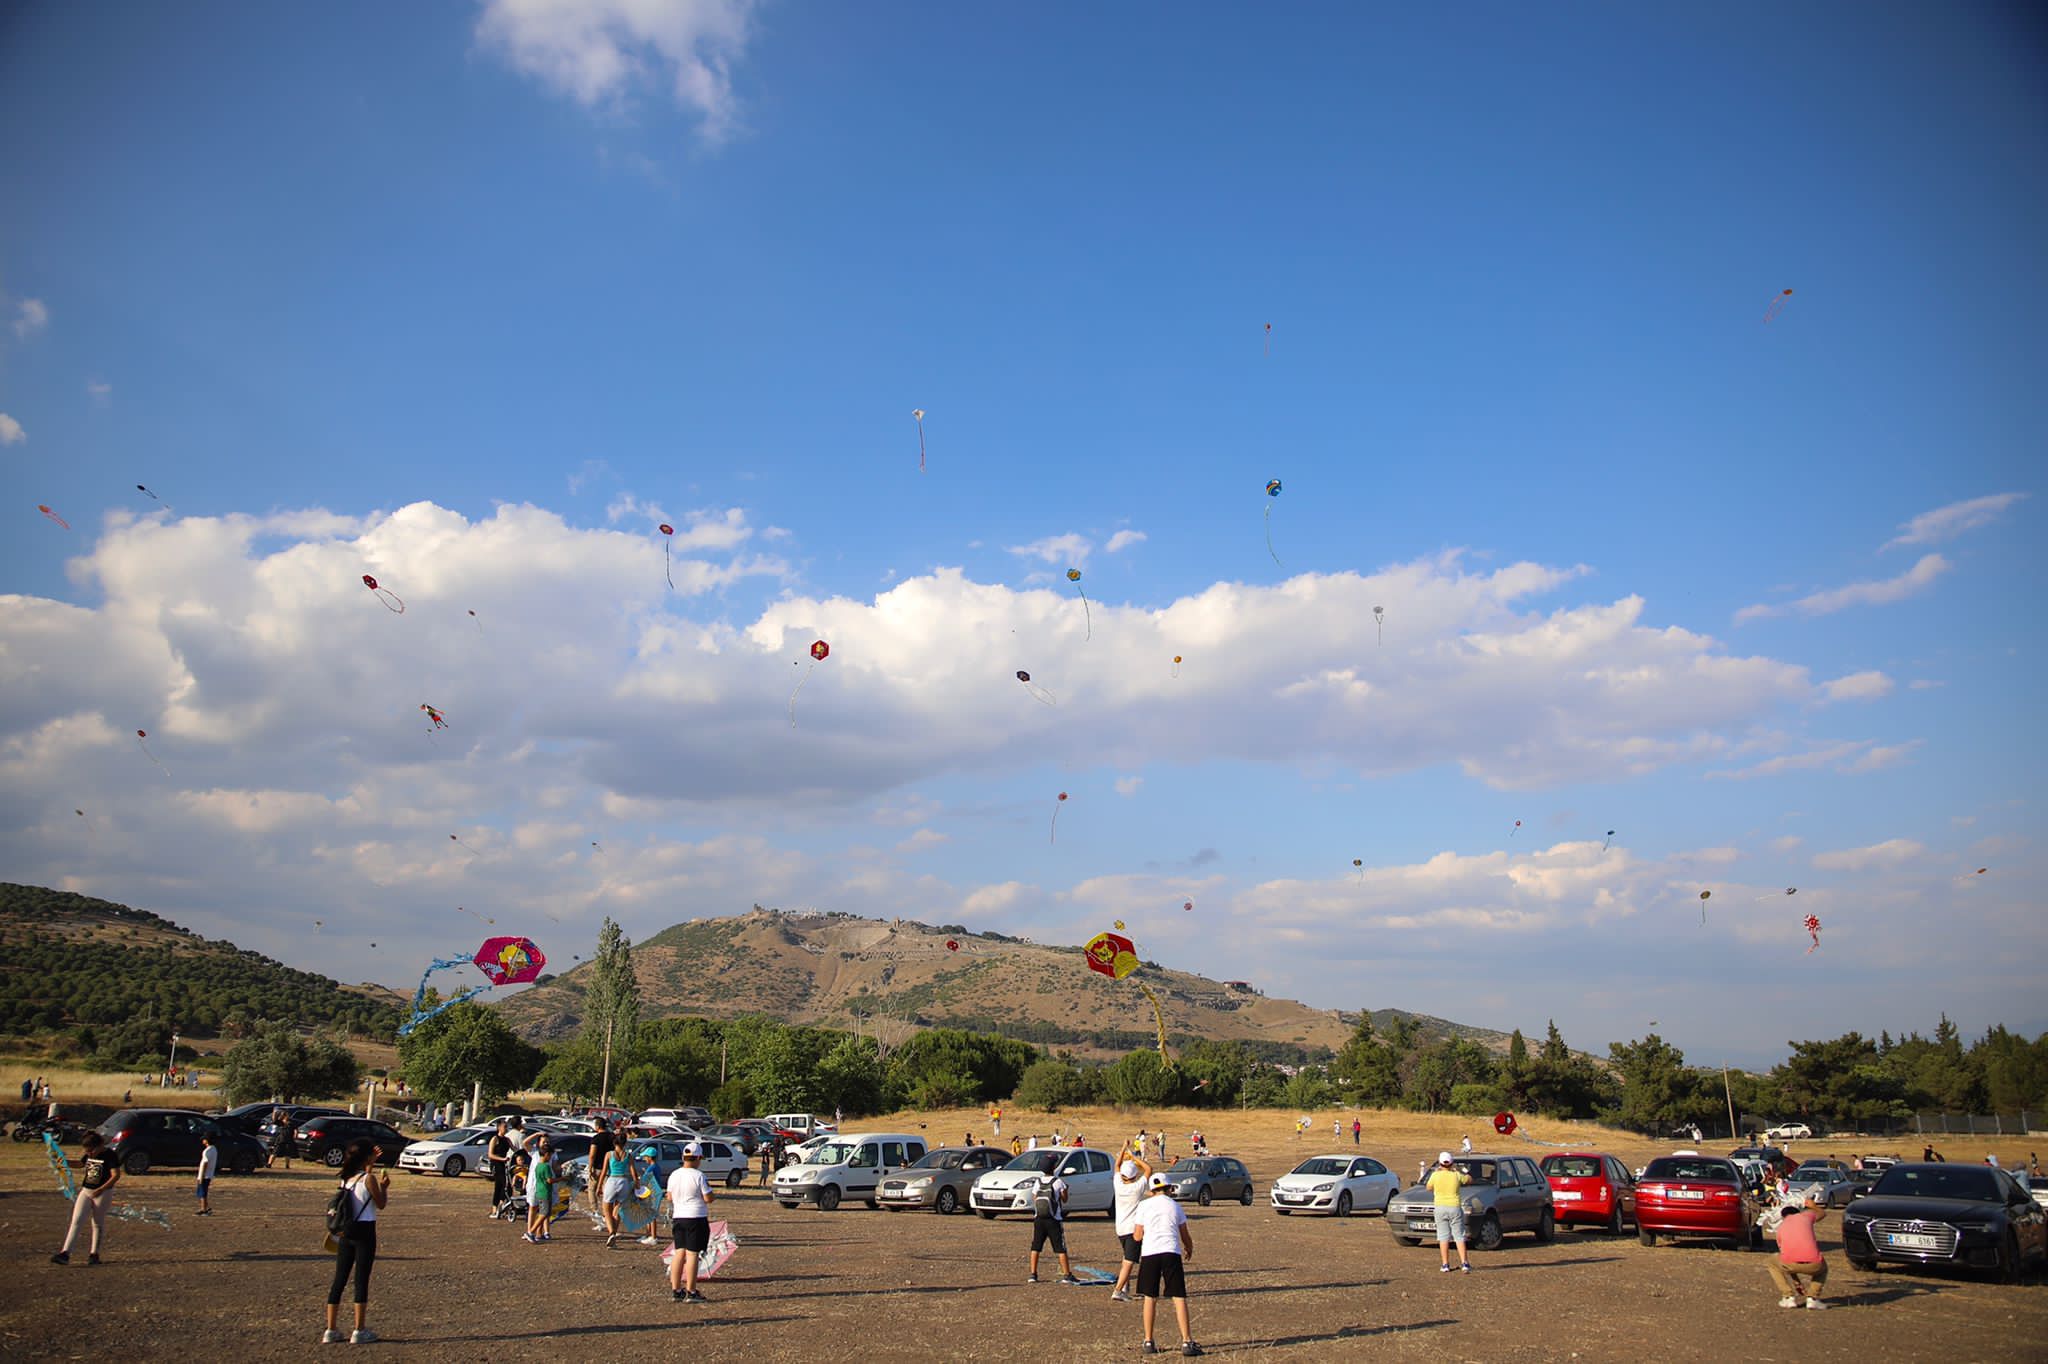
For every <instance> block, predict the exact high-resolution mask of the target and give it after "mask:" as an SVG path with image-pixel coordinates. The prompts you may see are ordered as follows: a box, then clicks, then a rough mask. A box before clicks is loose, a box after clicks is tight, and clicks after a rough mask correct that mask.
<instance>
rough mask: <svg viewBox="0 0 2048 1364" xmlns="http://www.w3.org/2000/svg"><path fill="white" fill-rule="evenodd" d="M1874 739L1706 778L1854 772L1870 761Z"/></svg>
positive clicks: (1768, 760) (1852, 741) (1790, 755)
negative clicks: (1860, 763)
mask: <svg viewBox="0 0 2048 1364" xmlns="http://www.w3.org/2000/svg"><path fill="white" fill-rule="evenodd" d="M1876 742H1877V741H1876V740H1874V739H1847V740H1844V741H1842V742H1840V743H1832V744H1821V745H1819V746H1817V747H1813V748H1808V749H1805V750H1803V751H1801V752H1798V753H1781V754H1779V755H1778V756H1777V757H1775V758H1766V759H1765V760H1764V761H1762V762H1760V763H1756V764H1754V765H1752V766H1749V767H1741V768H1723V769H1720V770H1718V771H1713V772H1709V773H1707V774H1706V776H1707V779H1708V780H1710V781H1712V780H1723V781H1749V780H1751V779H1752V778H1755V777H1776V776H1781V775H1783V774H1784V773H1786V772H1811V771H1813V770H1815V769H1816V768H1823V767H1826V768H1832V769H1834V770H1835V771H1837V772H1847V771H1849V770H1851V767H1850V765H1851V764H1852V763H1855V762H1857V761H1858V760H1860V759H1862V758H1864V757H1866V756H1867V755H1868V754H1869V753H1870V752H1871V751H1872V750H1873V749H1874V748H1875V747H1876Z"/></svg>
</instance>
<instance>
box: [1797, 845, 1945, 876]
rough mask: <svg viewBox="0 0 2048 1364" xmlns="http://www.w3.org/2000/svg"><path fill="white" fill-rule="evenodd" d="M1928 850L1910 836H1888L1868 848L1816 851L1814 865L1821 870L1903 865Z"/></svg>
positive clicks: (1850, 869)
mask: <svg viewBox="0 0 2048 1364" xmlns="http://www.w3.org/2000/svg"><path fill="white" fill-rule="evenodd" d="M1926 851H1927V848H1926V846H1925V845H1924V844H1921V843H1916V842H1915V841H1913V840H1912V839H1910V838H1888V839H1886V840H1885V841H1884V842H1882V843H1873V844H1871V845H1870V846H1869V847H1867V848H1843V849H1841V850H1840V851H1837V852H1824V853H1816V854H1814V858H1813V865H1814V866H1815V867H1816V868H1818V869H1819V870H1821V871H1870V870H1872V869H1877V868H1885V867H1898V866H1903V865H1905V864H1906V863H1908V862H1912V861H1915V860H1917V859H1918V858H1919V857H1920V856H1921V855H1922V854H1924V853H1925V852H1926Z"/></svg>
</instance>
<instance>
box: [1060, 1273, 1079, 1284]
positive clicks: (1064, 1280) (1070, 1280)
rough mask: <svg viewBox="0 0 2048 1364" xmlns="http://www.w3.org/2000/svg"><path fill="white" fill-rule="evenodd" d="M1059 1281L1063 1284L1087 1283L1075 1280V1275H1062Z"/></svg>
mask: <svg viewBox="0 0 2048 1364" xmlns="http://www.w3.org/2000/svg"><path fill="white" fill-rule="evenodd" d="M1059 1281H1060V1282H1061V1283H1083V1282H1085V1280H1082V1279H1077V1278H1075V1277H1074V1276H1073V1275H1071V1274H1062V1275H1060V1279H1059Z"/></svg>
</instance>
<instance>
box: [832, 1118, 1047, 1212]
mask: <svg viewBox="0 0 2048 1364" xmlns="http://www.w3.org/2000/svg"><path fill="white" fill-rule="evenodd" d="M829 1140H831V1138H830V1136H829V1135H827V1136H825V1137H822V1138H819V1144H820V1145H822V1144H823V1143H824V1142H826V1141H829ZM1009 1163H1010V1153H1009V1152H1008V1151H1005V1150H1003V1149H1002V1148H1000V1147H996V1146H941V1147H940V1148H939V1149H938V1150H936V1151H928V1152H926V1153H925V1157H924V1159H923V1160H920V1161H918V1162H917V1163H916V1164H915V1165H912V1166H910V1167H909V1168H908V1169H904V1170H898V1171H897V1172H896V1173H895V1174H893V1175H890V1176H889V1177H888V1178H887V1179H885V1180H883V1181H882V1189H881V1192H880V1193H878V1194H877V1195H876V1196H875V1201H876V1202H878V1203H880V1204H881V1205H882V1206H883V1207H884V1208H887V1209H888V1210H889V1211H890V1212H902V1211H903V1210H904V1209H905V1208H936V1209H937V1210H938V1211H940V1212H942V1213H950V1212H956V1211H958V1210H959V1209H960V1208H961V1207H962V1206H964V1205H965V1204H966V1202H967V1196H968V1194H969V1193H971V1192H973V1189H974V1181H975V1180H977V1179H979V1178H981V1176H982V1175H984V1174H986V1173H987V1172H988V1171H990V1170H1000V1169H1001V1168H1002V1167H1003V1166H1005V1165H1007V1164H1009Z"/></svg>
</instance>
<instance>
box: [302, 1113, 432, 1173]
mask: <svg viewBox="0 0 2048 1364" xmlns="http://www.w3.org/2000/svg"><path fill="white" fill-rule="evenodd" d="M364 1138H368V1139H369V1140H370V1141H371V1142H372V1143H374V1144H375V1146H376V1147H377V1160H376V1163H377V1164H379V1165H396V1164H398V1156H399V1153H400V1152H401V1151H403V1150H405V1148H406V1147H407V1146H410V1145H411V1144H412V1143H411V1141H410V1140H409V1139H408V1138H407V1137H406V1135H405V1134H404V1133H403V1132H401V1131H399V1130H398V1129H397V1128H395V1127H393V1126H391V1125H390V1124H389V1123H382V1122H377V1121H375V1120H373V1119H370V1118H351V1117H349V1116H348V1115H347V1114H345V1113H344V1114H340V1115H336V1114H333V1113H322V1114H321V1115H320V1116H318V1117H316V1118H308V1119H307V1120H306V1124H305V1126H303V1127H301V1128H300V1129H299V1156H300V1158H301V1159H303V1160H317V1161H319V1162H320V1163H321V1164H322V1165H328V1166H332V1167H333V1168H335V1169H337V1170H339V1169H340V1168H341V1162H342V1160H343V1158H344V1157H345V1156H346V1155H347V1154H348V1148H349V1147H351V1146H353V1145H354V1144H355V1143H356V1142H358V1141H360V1140H362V1139H364Z"/></svg>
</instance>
